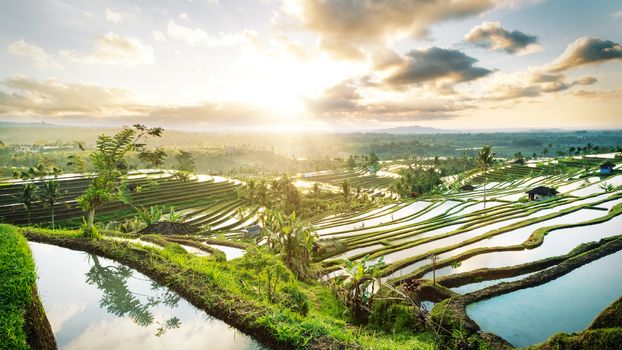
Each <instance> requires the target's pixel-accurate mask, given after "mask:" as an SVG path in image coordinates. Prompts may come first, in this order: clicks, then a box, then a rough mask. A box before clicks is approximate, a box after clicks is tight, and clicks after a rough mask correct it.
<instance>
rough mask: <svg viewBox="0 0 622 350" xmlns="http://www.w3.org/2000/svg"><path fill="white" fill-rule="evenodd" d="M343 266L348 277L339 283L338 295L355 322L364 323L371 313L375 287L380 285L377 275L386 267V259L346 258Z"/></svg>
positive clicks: (367, 256)
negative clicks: (353, 259)
mask: <svg viewBox="0 0 622 350" xmlns="http://www.w3.org/2000/svg"><path fill="white" fill-rule="evenodd" d="M341 265H342V267H343V269H344V272H345V275H346V277H345V278H344V279H340V280H339V281H338V282H337V285H336V286H335V287H336V288H337V295H339V297H340V298H341V299H342V300H343V302H344V303H345V304H346V305H347V306H348V307H349V308H350V312H351V314H352V317H353V318H354V320H355V321H356V322H364V321H366V319H367V316H368V314H369V311H370V308H369V307H370V304H371V301H372V297H373V292H372V290H373V287H374V285H377V284H378V283H379V282H378V281H376V275H377V273H378V272H379V271H380V269H381V268H382V267H383V266H384V257H380V258H379V259H378V260H377V261H370V258H369V255H366V256H365V257H363V258H362V259H359V260H355V261H351V260H349V259H347V258H346V259H343V260H342V264H341Z"/></svg>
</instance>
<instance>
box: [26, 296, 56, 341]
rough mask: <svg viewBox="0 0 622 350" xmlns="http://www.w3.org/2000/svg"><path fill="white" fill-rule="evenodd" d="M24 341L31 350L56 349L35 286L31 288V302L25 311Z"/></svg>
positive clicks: (50, 327) (52, 334)
mask: <svg viewBox="0 0 622 350" xmlns="http://www.w3.org/2000/svg"><path fill="white" fill-rule="evenodd" d="M25 319H26V324H25V325H24V328H25V329H24V330H25V332H26V341H27V342H28V345H29V346H30V349H32V350H54V349H56V348H57V346H56V339H55V338H54V332H52V326H51V325H50V322H49V321H48V318H47V317H46V315H45V310H44V309H43V305H42V304H41V299H40V298H39V292H38V291H37V286H33V288H32V302H31V303H30V306H29V307H28V309H26V316H25Z"/></svg>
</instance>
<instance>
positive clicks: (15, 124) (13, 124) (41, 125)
mask: <svg viewBox="0 0 622 350" xmlns="http://www.w3.org/2000/svg"><path fill="white" fill-rule="evenodd" d="M67 127H68V126H65V125H57V124H50V123H46V122H43V121H42V122H39V123H19V122H6V121H0V128H67Z"/></svg>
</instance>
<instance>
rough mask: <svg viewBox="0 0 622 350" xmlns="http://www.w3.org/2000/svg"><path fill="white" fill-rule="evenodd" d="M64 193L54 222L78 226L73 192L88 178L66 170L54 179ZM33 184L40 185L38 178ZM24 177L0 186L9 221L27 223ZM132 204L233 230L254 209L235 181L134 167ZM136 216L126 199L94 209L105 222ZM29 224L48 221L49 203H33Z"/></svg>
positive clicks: (0, 213)
mask: <svg viewBox="0 0 622 350" xmlns="http://www.w3.org/2000/svg"><path fill="white" fill-rule="evenodd" d="M58 180H59V182H60V189H61V192H62V193H63V195H62V197H61V198H59V203H58V204H56V206H55V213H56V222H57V223H58V224H59V225H61V226H65V227H77V226H79V225H80V224H81V220H82V217H83V215H84V213H83V211H82V209H80V208H79V207H77V205H76V197H78V196H79V195H81V194H82V193H83V192H84V190H85V189H86V188H87V186H88V182H89V179H88V178H87V177H84V176H81V175H65V176H61V177H59V178H58ZM35 183H36V184H37V185H39V186H41V182H40V181H35ZM22 184H23V181H5V182H4V183H3V184H2V186H0V218H2V221H4V222H7V223H11V224H22V225H23V224H27V223H28V216H27V212H26V210H25V208H24V207H23V206H22V205H21V204H19V203H16V198H15V196H17V195H18V193H19V191H20V190H21V186H22ZM127 184H128V185H127V186H128V188H134V190H133V191H130V197H131V203H132V205H134V206H137V207H138V206H143V207H145V208H149V207H151V206H155V205H158V206H165V207H166V208H171V207H172V208H174V209H175V211H176V213H177V214H178V215H181V216H182V217H183V221H185V222H187V223H189V224H191V225H193V226H196V227H197V228H200V229H202V230H211V231H224V230H234V229H237V228H240V227H244V226H246V225H250V224H252V223H254V222H255V221H256V213H255V212H253V211H248V210H243V207H244V204H245V203H244V202H243V201H241V200H238V199H237V195H236V191H235V189H236V186H238V184H237V183H236V182H234V181H230V180H228V179H225V178H219V177H210V176H204V175H202V176H197V177H194V178H193V179H191V180H189V181H181V180H178V179H176V178H175V177H173V176H172V173H170V172H165V171H137V172H133V173H131V174H130V175H129V176H128V179H127ZM134 215H135V211H134V210H133V209H132V208H131V207H130V206H129V205H127V204H125V203H123V202H120V201H115V202H110V203H107V204H105V205H103V206H102V207H101V208H99V209H98V211H97V217H96V221H97V222H101V223H105V222H108V221H111V220H115V221H119V220H122V219H124V218H127V217H131V216H134ZM30 216H31V219H30V222H31V223H32V224H46V223H48V222H49V221H50V208H46V207H44V206H43V205H42V204H41V203H34V205H33V209H32V210H31V215H30Z"/></svg>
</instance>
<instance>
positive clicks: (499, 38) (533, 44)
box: [464, 22, 540, 54]
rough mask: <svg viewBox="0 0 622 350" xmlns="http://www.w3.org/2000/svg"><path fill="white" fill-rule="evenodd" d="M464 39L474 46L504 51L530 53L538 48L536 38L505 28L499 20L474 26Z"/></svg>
mask: <svg viewBox="0 0 622 350" xmlns="http://www.w3.org/2000/svg"><path fill="white" fill-rule="evenodd" d="M464 39H465V40H466V41H467V42H468V43H471V44H473V45H475V46H479V47H483V48H487V49H493V50H499V51H505V52H507V53H511V54H514V53H531V52H534V51H536V50H539V49H540V46H539V45H538V44H537V42H538V38H537V37H536V36H533V35H529V34H525V33H523V32H521V31H518V30H513V31H511V32H509V31H507V30H505V29H504V28H503V27H502V26H501V23H499V22H484V23H482V24H480V25H479V26H476V27H474V28H473V29H471V31H470V32H469V33H468V34H467V35H466V36H465V37H464Z"/></svg>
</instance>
